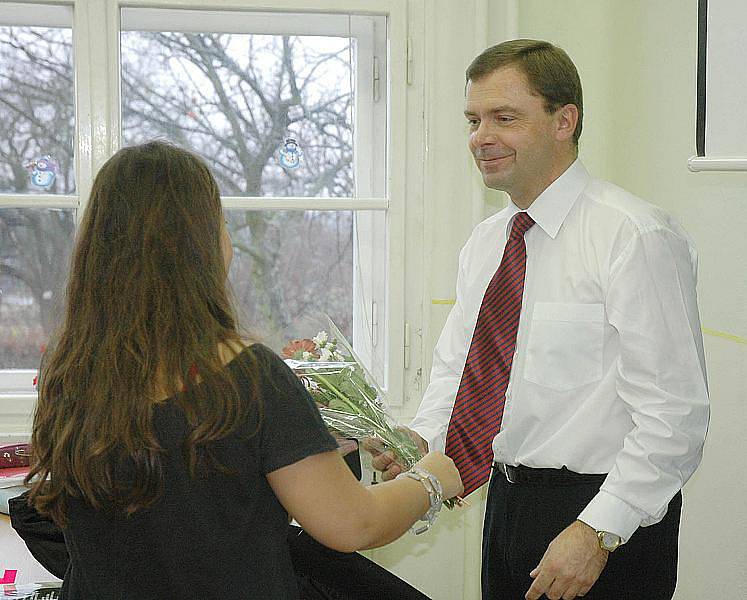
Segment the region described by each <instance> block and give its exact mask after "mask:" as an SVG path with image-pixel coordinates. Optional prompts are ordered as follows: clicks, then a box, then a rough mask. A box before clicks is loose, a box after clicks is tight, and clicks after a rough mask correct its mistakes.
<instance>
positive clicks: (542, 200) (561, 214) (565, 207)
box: [506, 159, 591, 239]
mask: <svg viewBox="0 0 747 600" xmlns="http://www.w3.org/2000/svg"><path fill="white" fill-rule="evenodd" d="M590 179H591V175H589V172H588V171H587V170H586V167H584V165H583V164H582V163H581V161H580V160H579V159H576V160H575V161H573V163H572V164H571V166H570V167H568V168H567V169H566V170H565V171H564V172H563V174H562V175H561V176H560V177H558V178H557V179H556V180H555V181H553V182H552V183H551V184H550V185H549V186H547V188H545V190H544V191H543V192H542V193H541V194H540V195H539V196H537V198H536V199H535V201H534V202H532V204H531V205H530V206H529V208H528V209H527V212H528V213H529V216H530V217H532V219H534V222H535V223H537V225H539V226H540V227H541V228H542V229H543V230H544V232H545V233H546V234H547V235H549V236H550V237H551V238H553V239H554V238H555V236H556V235H558V231H560V227H561V226H562V225H563V221H565V218H566V216H568V213H569V212H570V210H571V207H572V206H573V204H574V203H575V202H576V199H577V198H578V197H579V196H580V195H581V192H582V191H583V190H584V188H585V187H586V185H587V184H588V183H589V180H590ZM518 212H521V209H520V208H519V207H518V206H516V205H515V204H514V203H513V202H512V201H511V200H509V202H508V223H507V224H506V238H508V236H509V233H510V229H509V226H510V225H511V224H512V223H513V218H512V217H513V216H514V215H515V214H516V213H518Z"/></svg>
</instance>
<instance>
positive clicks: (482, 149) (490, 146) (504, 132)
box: [464, 66, 575, 208]
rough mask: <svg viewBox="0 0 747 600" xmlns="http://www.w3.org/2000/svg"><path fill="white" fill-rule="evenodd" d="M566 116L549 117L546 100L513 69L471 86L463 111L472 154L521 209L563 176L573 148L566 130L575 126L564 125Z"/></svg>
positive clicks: (487, 179)
mask: <svg viewBox="0 0 747 600" xmlns="http://www.w3.org/2000/svg"><path fill="white" fill-rule="evenodd" d="M572 108H573V107H572ZM564 112H565V111H564V109H563V108H561V109H559V110H558V111H556V112H555V113H553V114H548V113H547V111H546V110H545V107H544V99H543V98H542V96H540V95H539V94H537V93H536V92H534V91H533V90H532V88H531V87H530V86H529V83H528V82H527V79H526V76H525V75H524V74H523V73H522V72H521V71H520V70H519V69H517V68H516V67H513V66H506V67H502V68H500V69H498V70H496V71H493V72H492V73H490V74H489V75H486V76H485V77H483V78H481V79H478V80H477V81H470V82H469V83H468V84H467V95H466V105H465V111H464V114H465V116H466V117H467V121H468V122H469V127H470V129H469V131H470V135H469V149H470V151H471V152H472V156H473V157H474V159H475V163H476V164H477V167H478V168H479V169H480V172H481V173H482V178H483V181H484V182H485V185H486V186H487V187H489V188H493V189H496V190H503V191H505V192H507V193H508V194H509V195H510V196H511V199H512V200H513V201H514V203H515V204H516V205H517V206H519V207H521V208H527V207H528V206H529V204H531V203H532V202H533V201H534V199H535V198H536V197H537V196H538V195H539V194H540V193H542V191H543V190H544V189H545V188H546V187H547V186H548V185H550V183H552V182H553V181H554V179H555V178H556V177H558V176H559V175H560V173H562V169H561V170H560V172H557V170H558V163H559V162H561V159H562V157H563V156H564V155H565V154H566V153H567V152H568V151H569V149H571V148H572V143H571V144H569V141H568V140H569V138H568V132H567V131H566V130H565V129H567V128H568V127H569V126H570V125H571V123H563V120H564V119H565V118H566V117H567V115H566V116H563V114H562V113H564ZM572 125H573V128H575V121H574V122H573V123H572ZM564 128H565V129H564ZM570 134H571V135H572V130H571V131H570ZM567 166H568V165H567V164H565V165H564V167H563V169H564V168H565V167H567Z"/></svg>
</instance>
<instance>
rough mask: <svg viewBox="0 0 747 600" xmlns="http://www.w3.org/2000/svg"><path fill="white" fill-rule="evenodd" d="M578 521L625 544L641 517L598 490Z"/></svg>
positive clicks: (622, 502)
mask: <svg viewBox="0 0 747 600" xmlns="http://www.w3.org/2000/svg"><path fill="white" fill-rule="evenodd" d="M578 520H579V521H582V522H584V523H586V524H587V525H588V526H589V527H591V528H592V529H595V530H596V531H608V532H609V533H614V534H617V535H619V536H620V538H621V539H622V541H623V543H625V542H627V541H628V540H629V539H630V537H631V536H632V535H633V534H634V533H635V530H636V529H638V527H640V525H641V522H642V521H643V515H642V514H641V513H640V512H639V511H638V510H636V509H635V508H633V507H632V506H631V505H630V504H628V503H627V502H624V501H623V500H620V498H618V497H617V496H613V495H612V494H610V493H608V492H605V491H604V490H600V491H599V493H598V494H597V495H596V496H594V497H593V498H592V499H591V502H589V504H587V505H586V508H584V510H583V511H581V514H580V515H579V516H578Z"/></svg>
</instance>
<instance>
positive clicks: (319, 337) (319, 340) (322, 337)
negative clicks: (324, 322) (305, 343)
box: [311, 331, 329, 348]
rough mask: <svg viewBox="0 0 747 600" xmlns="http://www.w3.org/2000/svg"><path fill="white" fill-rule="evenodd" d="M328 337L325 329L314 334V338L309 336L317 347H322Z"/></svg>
mask: <svg viewBox="0 0 747 600" xmlns="http://www.w3.org/2000/svg"><path fill="white" fill-rule="evenodd" d="M328 339H329V336H328V335H327V332H326V331H320V332H319V333H317V334H316V337H315V338H311V341H312V342H314V343H315V344H316V347H317V348H324V345H325V344H326V343H327V340H328Z"/></svg>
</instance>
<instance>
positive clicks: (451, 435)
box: [446, 212, 534, 496]
mask: <svg viewBox="0 0 747 600" xmlns="http://www.w3.org/2000/svg"><path fill="white" fill-rule="evenodd" d="M532 225H534V220H533V219H532V217H530V216H529V215H528V214H527V213H525V212H520V213H518V214H517V215H516V218H515V219H514V223H513V226H512V228H511V235H510V236H509V238H508V241H507V242H506V247H505V248H504V250H503V258H502V259H501V264H500V266H499V267H498V270H497V271H496V272H495V275H493V279H491V280H490V283H489V284H488V287H487V289H486V290H485V296H483V299H482V305H481V306H480V312H479V313H478V315H477V324H476V325H475V331H474V333H473V334H472V343H471V344H470V347H469V353H468V354H467V360H466V362H465V364H464V371H463V372H462V379H461V381H460V382H459V390H458V391H457V395H456V400H455V401H454V409H453V411H452V413H451V420H450V421H449V429H448V432H447V434H446V454H447V456H450V457H451V459H452V460H453V461H454V464H455V465H456V467H457V468H458V469H459V474H460V475H461V477H462V483H463V484H464V494H463V496H466V495H467V494H469V493H470V492H472V491H474V490H476V489H477V488H478V487H480V486H481V485H482V484H483V483H485V482H486V481H487V480H488V477H489V475H490V465H491V463H492V462H493V449H492V444H493V438H494V437H495V436H496V435H497V434H498V432H499V431H500V428H501V420H502V419H503V405H504V403H505V399H506V387H507V386H508V379H509V376H510V374H511V364H512V363H513V359H514V350H515V348H516V332H517V331H518V329H519V314H520V313H521V298H522V295H523V293H524V275H525V273H526V265H527V249H526V245H525V243H524V233H526V231H527V230H528V229H529V228H530V227H531V226H532Z"/></svg>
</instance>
